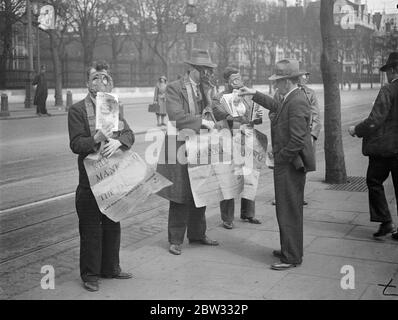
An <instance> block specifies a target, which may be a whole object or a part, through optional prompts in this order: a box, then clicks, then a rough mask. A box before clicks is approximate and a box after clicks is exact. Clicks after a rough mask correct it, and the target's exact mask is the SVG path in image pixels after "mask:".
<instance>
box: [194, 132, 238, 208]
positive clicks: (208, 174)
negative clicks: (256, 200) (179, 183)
mask: <svg viewBox="0 0 398 320" xmlns="http://www.w3.org/2000/svg"><path fill="white" fill-rule="evenodd" d="M225 132H226V131H225ZM223 139H224V140H223ZM225 139H230V142H231V143H232V139H231V135H229V137H228V136H223V135H222V134H220V133H219V132H217V131H213V132H211V133H209V134H204V135H203V134H202V135H200V136H196V137H194V138H191V139H189V140H188V141H186V150H187V154H188V174H189V180H190V183H191V189H192V195H193V198H194V202H195V206H196V207H198V208H199V207H203V206H207V205H209V204H212V203H217V202H220V201H221V200H225V199H233V198H236V197H238V196H239V194H240V193H241V192H242V190H243V171H242V167H243V164H240V165H239V164H237V163H235V162H234V161H233V156H232V152H231V150H228V148H225V147H223V143H221V142H222V141H223V142H224V141H225ZM230 145H231V144H230Z"/></svg>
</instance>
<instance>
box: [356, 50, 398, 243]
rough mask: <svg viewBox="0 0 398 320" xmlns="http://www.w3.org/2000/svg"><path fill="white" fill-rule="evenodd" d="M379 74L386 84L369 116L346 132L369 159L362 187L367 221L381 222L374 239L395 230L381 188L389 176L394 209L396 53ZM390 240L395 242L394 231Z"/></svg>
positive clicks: (397, 146)
mask: <svg viewBox="0 0 398 320" xmlns="http://www.w3.org/2000/svg"><path fill="white" fill-rule="evenodd" d="M380 71H382V72H386V73H387V80H388V84H386V85H384V86H383V87H382V88H381V89H380V92H379V94H378V96H377V98H376V101H375V102H374V105H373V108H372V111H371V112H370V115H369V117H368V118H367V119H365V120H364V121H362V122H361V123H359V124H358V125H356V126H351V127H350V128H349V129H348V131H349V133H350V134H351V135H352V136H353V137H354V136H358V137H360V138H362V153H363V155H365V156H368V157H369V166H368V171H367V174H366V184H367V186H368V190H369V210H370V221H373V222H380V223H381V224H380V226H379V230H378V231H377V232H376V233H374V234H373V237H374V238H376V239H382V238H383V237H384V236H386V235H387V234H389V233H393V232H394V230H395V226H394V224H393V221H392V217H391V212H390V210H389V208H388V203H387V200H386V196H385V193H384V187H383V183H384V181H386V179H387V178H388V176H389V174H390V173H391V176H392V180H393V184H394V190H395V201H396V203H397V207H396V208H398V52H392V53H391V54H390V55H389V57H388V60H387V62H386V64H385V65H384V66H382V67H381V68H380ZM392 238H393V239H395V240H398V232H397V231H395V233H393V234H392Z"/></svg>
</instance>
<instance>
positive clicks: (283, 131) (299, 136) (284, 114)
mask: <svg viewBox="0 0 398 320" xmlns="http://www.w3.org/2000/svg"><path fill="white" fill-rule="evenodd" d="M253 101H254V102H256V103H258V104H259V105H261V106H263V107H264V108H266V109H268V110H269V111H271V113H273V114H274V116H273V117H272V119H271V137H272V151H273V153H274V162H275V165H284V164H288V163H291V164H293V165H294V166H295V168H296V169H300V170H301V169H302V170H304V171H314V170H315V156H314V152H313V147H312V142H311V129H310V121H311V110H310V106H309V102H308V100H307V98H306V97H305V95H304V93H303V92H302V91H301V90H299V89H296V90H295V91H293V92H292V93H291V94H289V95H288V97H287V98H286V99H285V100H284V101H283V102H282V103H279V102H278V101H276V100H275V99H273V98H271V97H269V96H267V95H265V94H262V93H260V92H258V91H257V92H256V94H255V95H254V96H253Z"/></svg>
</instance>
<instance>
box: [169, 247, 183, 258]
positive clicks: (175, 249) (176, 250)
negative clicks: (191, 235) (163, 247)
mask: <svg viewBox="0 0 398 320" xmlns="http://www.w3.org/2000/svg"><path fill="white" fill-rule="evenodd" d="M169 252H170V253H172V254H175V255H176V256H178V255H180V254H181V246H180V245H179V244H171V245H170V247H169Z"/></svg>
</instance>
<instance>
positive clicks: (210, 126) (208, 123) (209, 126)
mask: <svg viewBox="0 0 398 320" xmlns="http://www.w3.org/2000/svg"><path fill="white" fill-rule="evenodd" d="M202 126H204V127H206V128H207V129H209V130H212V129H213V128H214V122H213V121H209V120H206V119H202Z"/></svg>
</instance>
